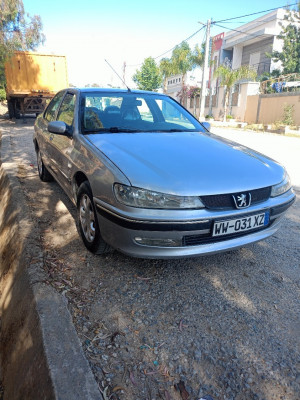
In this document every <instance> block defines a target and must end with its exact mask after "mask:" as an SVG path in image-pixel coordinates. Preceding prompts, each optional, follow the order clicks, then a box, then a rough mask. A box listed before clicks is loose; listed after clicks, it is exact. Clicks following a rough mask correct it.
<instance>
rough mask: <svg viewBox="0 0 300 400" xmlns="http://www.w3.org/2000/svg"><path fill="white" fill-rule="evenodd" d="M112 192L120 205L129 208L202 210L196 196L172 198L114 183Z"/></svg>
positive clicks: (200, 202)
mask: <svg viewBox="0 0 300 400" xmlns="http://www.w3.org/2000/svg"><path fill="white" fill-rule="evenodd" d="M114 191H115V195H116V198H117V200H118V201H119V202H120V203H123V204H126V205H127V206H131V207H139V208H160V209H162V208H164V209H173V210H176V209H185V208H204V205H203V203H202V201H201V200H200V198H199V197H196V196H174V195H172V194H165V193H159V192H153V191H152V190H146V189H140V188H136V187H132V186H126V185H121V184H119V183H116V184H115V185H114Z"/></svg>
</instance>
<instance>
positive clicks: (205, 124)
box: [201, 122, 210, 132]
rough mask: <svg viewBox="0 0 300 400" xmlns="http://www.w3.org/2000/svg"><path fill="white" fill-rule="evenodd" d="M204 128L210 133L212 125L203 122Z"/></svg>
mask: <svg viewBox="0 0 300 400" xmlns="http://www.w3.org/2000/svg"><path fill="white" fill-rule="evenodd" d="M201 124H202V126H204V128H205V129H207V130H208V132H210V123H209V122H201Z"/></svg>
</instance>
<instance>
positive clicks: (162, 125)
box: [80, 92, 204, 133]
mask: <svg viewBox="0 0 300 400" xmlns="http://www.w3.org/2000/svg"><path fill="white" fill-rule="evenodd" d="M80 104H81V126H82V132H83V133H85V132H86V133H88V132H98V131H110V132H111V133H114V132H122V130H123V132H128V131H132V132H155V131H156V132H176V131H191V130H192V131H202V132H203V131H204V128H203V127H202V125H201V124H200V123H199V122H198V121H197V120H196V119H195V118H193V117H192V116H191V115H190V114H189V113H188V111H187V110H185V109H184V108H183V107H182V106H181V105H180V104H178V103H177V102H176V101H174V100H173V99H171V98H169V97H167V96H162V95H160V94H148V93H138V94H136V93H133V92H123V93H114V92H112V93H110V92H108V93H106V92H105V93H103V92H98V93H97V92H93V93H92V94H91V93H85V94H84V95H83V97H82V101H81V103H80Z"/></svg>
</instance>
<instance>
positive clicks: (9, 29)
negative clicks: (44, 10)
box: [0, 0, 45, 101]
mask: <svg viewBox="0 0 300 400" xmlns="http://www.w3.org/2000/svg"><path fill="white" fill-rule="evenodd" d="M0 21H1V22H0V101H2V100H3V99H4V98H5V74H4V66H5V63H6V62H7V61H8V60H9V58H10V57H11V56H12V55H13V53H14V51H16V50H22V51H30V50H35V49H36V48H37V46H38V45H39V44H40V43H43V42H44V40H45V36H44V34H43V33H42V21H41V17H40V16H39V15H34V16H30V15H29V14H28V13H26V12H25V9H24V5H23V1H22V0H14V1H12V0H1V6H0Z"/></svg>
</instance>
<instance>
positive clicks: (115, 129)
mask: <svg viewBox="0 0 300 400" xmlns="http://www.w3.org/2000/svg"><path fill="white" fill-rule="evenodd" d="M136 132H143V131H141V130H140V129H129V128H122V127H118V126H112V127H110V128H99V129H89V130H85V131H84V133H87V134H89V133H136Z"/></svg>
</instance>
